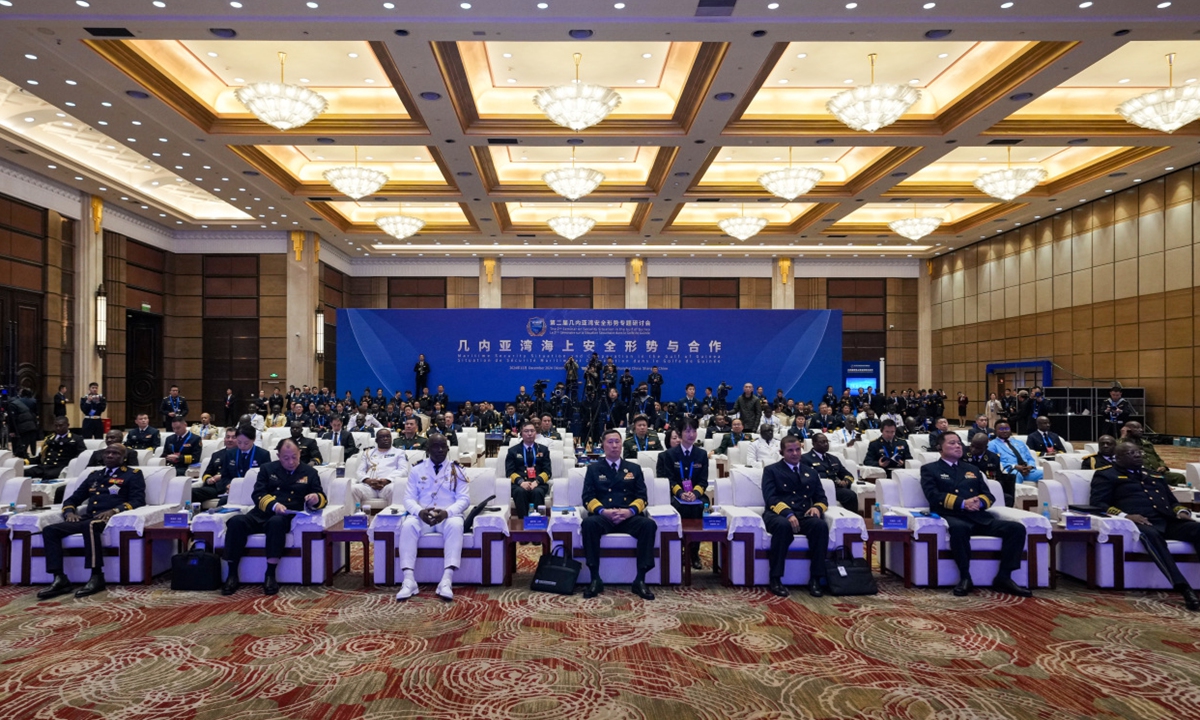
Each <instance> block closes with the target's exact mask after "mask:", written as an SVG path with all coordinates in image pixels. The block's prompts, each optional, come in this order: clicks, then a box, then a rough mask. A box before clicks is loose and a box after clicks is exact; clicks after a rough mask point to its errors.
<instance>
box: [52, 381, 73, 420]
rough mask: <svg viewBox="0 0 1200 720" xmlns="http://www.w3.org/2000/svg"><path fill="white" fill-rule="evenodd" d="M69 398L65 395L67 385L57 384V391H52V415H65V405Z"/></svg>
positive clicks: (69, 400)
mask: <svg viewBox="0 0 1200 720" xmlns="http://www.w3.org/2000/svg"><path fill="white" fill-rule="evenodd" d="M70 402H71V399H70V398H68V397H67V386H66V385H59V386H58V392H56V393H54V417H66V416H67V405H68V404H69V403H70Z"/></svg>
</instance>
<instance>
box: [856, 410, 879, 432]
mask: <svg viewBox="0 0 1200 720" xmlns="http://www.w3.org/2000/svg"><path fill="white" fill-rule="evenodd" d="M862 414H863V417H862V419H861V420H859V421H858V429H859V430H862V431H863V432H866V431H868V430H878V429H879V422H880V421H879V416H878V415H876V414H875V408H873V407H871V406H870V405H868V406H867V407H866V408H865V409H864V410H863V413H862Z"/></svg>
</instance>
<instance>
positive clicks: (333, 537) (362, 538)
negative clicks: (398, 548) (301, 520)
mask: <svg viewBox="0 0 1200 720" xmlns="http://www.w3.org/2000/svg"><path fill="white" fill-rule="evenodd" d="M339 542H344V543H346V572H349V571H350V549H351V548H352V547H353V546H354V543H357V542H360V543H362V547H363V587H364V588H369V587H373V586H374V583H373V581H372V580H371V536H370V534H369V533H368V532H367V529H366V528H362V529H359V528H349V529H348V528H347V527H346V521H345V520H343V521H342V522H340V523H338V524H337V525H335V526H333V527H331V528H329V529H328V530H326V531H325V584H326V585H333V544H334V543H339Z"/></svg>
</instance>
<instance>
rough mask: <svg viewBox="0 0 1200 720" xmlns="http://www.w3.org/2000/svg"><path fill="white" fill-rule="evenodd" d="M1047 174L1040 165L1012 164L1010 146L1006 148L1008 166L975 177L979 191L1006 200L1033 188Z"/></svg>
mask: <svg viewBox="0 0 1200 720" xmlns="http://www.w3.org/2000/svg"><path fill="white" fill-rule="evenodd" d="M1048 175H1049V173H1047V172H1046V171H1045V170H1043V169H1042V168H1040V167H1018V168H1015V167H1013V166H1012V148H1011V147H1010V148H1009V149H1008V167H1007V168H1005V169H1003V170H993V171H991V172H987V173H984V174H982V175H980V176H979V177H977V178H975V183H974V185H975V187H977V188H979V190H980V192H983V193H986V194H988V195H990V196H992V197H994V198H999V199H1001V200H1004V201H1005V202H1008V201H1009V200H1012V199H1014V198H1016V197H1019V196H1021V195H1024V194H1025V193H1027V192H1029V191H1030V190H1032V189H1034V188H1035V187H1037V186H1038V184H1039V183H1041V182H1042V181H1043V180H1045V179H1046V177H1047V176H1048Z"/></svg>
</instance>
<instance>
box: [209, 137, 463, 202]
mask: <svg viewBox="0 0 1200 720" xmlns="http://www.w3.org/2000/svg"><path fill="white" fill-rule="evenodd" d="M230 149H231V150H233V151H234V152H235V153H237V154H238V155H240V156H241V157H242V158H243V159H245V161H246V162H247V163H249V164H250V165H252V166H253V167H254V168H255V169H256V170H257V171H258V172H261V173H263V174H264V175H266V176H267V177H269V178H271V179H272V180H274V181H275V182H276V184H278V185H279V186H280V187H281V188H283V189H284V190H287V191H288V192H290V193H292V194H294V195H309V196H311V195H338V194H339V193H338V191H337V190H336V189H334V188H333V186H331V185H330V184H329V183H328V182H326V180H325V177H324V176H323V175H322V173H324V172H325V171H327V170H331V169H333V168H335V167H342V166H346V165H354V164H355V163H357V164H358V165H360V166H363V167H369V168H372V169H375V170H379V171H380V172H383V173H385V174H386V175H387V176H388V182H387V184H385V185H384V186H383V187H382V188H380V189H379V190H378V191H377V192H376V193H374V195H375V196H389V197H404V196H422V197H424V196H430V195H439V196H451V195H453V196H457V195H458V189H457V188H456V187H455V186H454V183H453V182H452V180H451V178H452V177H453V175H452V173H451V172H450V169H449V167H448V166H447V165H446V162H445V160H444V159H443V157H442V154H441V152H440V151H439V150H438V149H437V148H430V147H422V146H415V145H364V146H347V145H234V146H230ZM356 157H357V159H356Z"/></svg>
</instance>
